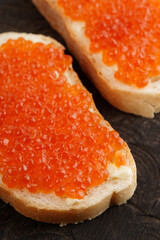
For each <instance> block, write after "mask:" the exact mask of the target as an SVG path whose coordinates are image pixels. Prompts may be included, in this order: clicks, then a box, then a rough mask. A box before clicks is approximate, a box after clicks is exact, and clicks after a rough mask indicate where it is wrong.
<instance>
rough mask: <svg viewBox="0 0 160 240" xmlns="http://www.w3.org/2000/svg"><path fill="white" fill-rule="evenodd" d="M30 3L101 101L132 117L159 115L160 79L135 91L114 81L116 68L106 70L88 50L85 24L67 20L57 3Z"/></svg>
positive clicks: (99, 57) (43, 0)
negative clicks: (61, 37)
mask: <svg viewBox="0 0 160 240" xmlns="http://www.w3.org/2000/svg"><path fill="white" fill-rule="evenodd" d="M33 3H34V4H35V6H36V7H37V8H38V10H39V11H40V12H41V13H42V14H43V16H44V17H45V18H46V19H47V20H48V22H49V23H50V24H51V26H52V27H53V28H54V29H55V30H56V31H58V32H59V33H60V34H61V35H62V36H63V38H64V39H65V41H66V43H67V45H68V48H69V49H70V51H71V52H72V53H73V54H74V56H75V57H76V58H77V59H78V61H79V63H80V65H81V67H82V69H83V71H84V72H85V73H86V74H87V75H88V76H89V77H90V78H91V80H92V81H93V83H94V84H95V86H96V87H97V88H98V90H99V91H100V93H101V94H102V96H103V97H104V98H106V99H107V100H108V101H109V102H110V103H111V104H112V105H113V106H115V107H116V108H118V109H120V110H122V111H125V112H128V113H133V114H136V115H141V116H144V117H148V118H152V117H154V113H157V112H159V111H160V77H159V76H158V77H153V78H151V79H149V84H148V85H147V86H146V87H144V88H142V89H139V88H137V87H136V86H129V85H127V84H124V83H122V82H120V81H118V80H116V79H115V77H114V73H115V71H116V68H117V67H116V65H114V66H111V67H108V66H106V65H105V64H104V63H103V61H102V54H101V53H97V54H93V53H91V52H90V50H89V39H88V38H87V37H86V36H85V34H84V31H85V23H84V22H80V21H73V20H71V19H70V18H69V17H67V16H66V15H65V13H64V11H63V9H62V8H61V7H59V6H58V4H57V0H33Z"/></svg>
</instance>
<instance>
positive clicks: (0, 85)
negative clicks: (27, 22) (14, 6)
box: [0, 38, 125, 199]
mask: <svg viewBox="0 0 160 240" xmlns="http://www.w3.org/2000/svg"><path fill="white" fill-rule="evenodd" d="M71 62H72V59H71V57H70V56H67V55H65V54H64V51H63V50H62V49H61V48H58V49H56V48H54V46H53V45H52V44H49V45H44V44H42V43H32V42H31V41H26V40H24V39H23V38H19V39H17V40H8V41H7V43H5V44H3V45H2V46H1V47H0V63H1V64H0V126H1V127H0V174H2V181H3V183H5V184H6V185H7V186H8V187H9V188H17V189H20V188H27V189H28V190H29V191H30V192H31V193H35V192H43V193H51V192H55V194H56V195H58V196H65V197H70V198H78V199H81V198H84V196H85V194H86V191H87V190H88V189H89V188H91V187H93V186H97V185H99V184H101V183H102V182H104V181H105V180H106V179H107V177H108V172H107V164H108V162H114V157H115V153H116V151H119V150H121V149H122V148H123V147H124V142H123V140H122V139H121V138H120V137H119V134H118V133H117V132H115V131H113V130H112V131H110V130H109V129H108V128H107V127H103V126H101V120H102V118H101V117H100V116H99V115H97V114H96V113H92V112H91V111H89V108H90V105H91V101H92V99H91V96H90V94H89V93H88V92H87V91H86V90H85V89H84V88H83V87H82V86H81V85H78V84H75V85H71V84H69V83H67V80H66V77H65V76H64V72H65V71H66V69H67V68H68V67H69V65H70V64H71ZM118 164H119V163H118ZM123 164H125V161H121V160H120V164H119V165H123Z"/></svg>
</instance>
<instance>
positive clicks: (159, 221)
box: [0, 0, 160, 240]
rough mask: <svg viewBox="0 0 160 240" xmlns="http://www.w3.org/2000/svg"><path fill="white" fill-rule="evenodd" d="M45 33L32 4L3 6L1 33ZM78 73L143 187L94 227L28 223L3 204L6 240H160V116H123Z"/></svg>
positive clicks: (18, 1) (4, 1) (0, 230)
mask: <svg viewBox="0 0 160 240" xmlns="http://www.w3.org/2000/svg"><path fill="white" fill-rule="evenodd" d="M7 31H17V32H22V31H24V32H32V33H42V34H45V35H49V36H51V37H54V38H56V39H57V40H59V41H60V42H62V43H63V44H65V43H64V41H63V39H62V38H61V37H60V36H59V35H58V34H57V33H56V32H55V31H53V30H52V29H51V27H50V26H49V24H48V23H47V22H46V21H45V20H44V18H43V17H42V16H41V15H40V14H39V13H38V11H37V10H36V9H35V7H34V6H33V5H32V3H31V1H30V0H0V32H7ZM74 68H75V70H76V71H77V72H78V74H79V76H80V78H81V80H82V82H83V83H84V85H85V86H86V87H87V88H88V90H89V91H90V92H91V93H92V94H93V98H94V100H95V103H96V106H97V108H98V109H99V111H100V112H101V113H102V115H103V116H104V117H105V119H107V120H108V121H109V122H110V123H111V125H112V126H113V127H114V128H115V129H116V130H117V131H118V132H119V133H120V134H121V136H122V137H123V138H124V139H125V140H126V141H127V143H128V144H129V146H130V148H131V150H132V153H133V156H134V158H135V161H136V164H137V169H138V187H137V190H136V192H135V194H134V196H133V197H132V199H130V200H129V201H128V203H127V204H124V205H122V206H120V207H117V206H114V207H111V208H110V209H108V210H107V211H106V212H104V213H103V214H102V215H101V216H99V217H97V218H96V219H94V220H92V221H85V222H84V223H81V224H77V225H73V224H70V225H68V226H67V227H63V228H61V227H59V226H58V225H53V224H44V223H40V222H36V221H33V220H31V219H28V218H25V217H24V216H22V215H20V214H19V213H17V212H16V211H15V210H14V209H13V208H12V207H10V206H9V205H7V204H5V203H4V202H3V201H1V200H0V240H32V239H33V240H34V239H35V240H42V239H43V240H55V239H56V240H73V239H74V240H146V239H147V240H152V239H153V240H158V239H160V114H157V115H156V117H155V118H154V119H145V118H141V117H137V116H134V115H130V114H126V113H122V112H120V111H118V110H116V109H115V108H113V107H112V106H111V105H110V104H109V103H107V101H106V100H104V99H103V98H102V97H101V96H100V94H99V93H98V91H97V90H96V89H95V88H94V86H93V85H92V83H91V82H90V81H89V80H88V78H87V77H86V76H85V75H84V74H83V72H82V71H81V69H80V68H79V65H78V63H77V62H76V60H75V59H74Z"/></svg>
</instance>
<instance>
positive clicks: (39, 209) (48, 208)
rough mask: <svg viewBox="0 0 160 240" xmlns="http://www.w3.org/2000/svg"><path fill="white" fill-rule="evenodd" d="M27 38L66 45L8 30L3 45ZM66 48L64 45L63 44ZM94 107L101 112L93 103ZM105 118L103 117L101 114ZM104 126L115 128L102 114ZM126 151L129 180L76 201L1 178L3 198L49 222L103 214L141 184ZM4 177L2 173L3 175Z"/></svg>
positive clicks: (75, 78)
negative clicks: (13, 185)
mask: <svg viewBox="0 0 160 240" xmlns="http://www.w3.org/2000/svg"><path fill="white" fill-rule="evenodd" d="M18 37H24V38H25V39H26V40H32V41H33V42H37V41H38V42H44V43H46V44H47V43H53V44H54V46H55V47H63V46H62V45H61V44H59V43H58V42H57V41H56V40H53V39H52V38H50V37H45V36H43V35H35V34H25V33H12V32H10V33H4V34H0V39H1V40H0V44H2V43H4V42H6V41H7V40H8V39H9V38H12V39H16V38H18ZM63 48H64V47H63ZM67 75H68V76H69V78H70V79H71V80H72V82H73V84H75V83H77V84H80V85H81V86H82V87H83V88H84V86H83V85H82V83H81V82H80V80H79V78H78V75H77V74H76V73H75V72H74V71H73V69H72V66H70V67H69V68H68V70H67ZM91 107H92V109H93V111H95V112H96V113H97V114H99V115H100V113H99V112H98V110H97V109H96V107H95V104H94V102H92V106H91ZM101 117H102V116H101ZM102 122H103V125H104V124H105V125H106V126H107V127H108V128H110V129H112V127H111V126H110V124H109V123H108V122H107V121H105V120H104V119H103V117H102ZM124 151H125V154H126V159H127V166H129V167H130V168H131V170H132V174H131V176H130V177H128V178H126V179H111V180H107V181H106V182H104V183H103V184H101V185H99V186H97V187H93V188H91V189H90V190H89V191H88V192H87V195H86V196H85V198H84V199H83V200H81V201H77V202H75V203H73V204H67V199H66V198H60V197H58V196H56V195H55V194H54V193H52V194H42V193H34V194H33V193H30V192H29V191H28V190H27V189H10V188H8V187H7V186H6V185H5V184H3V182H2V180H0V197H1V198H2V199H3V200H4V201H5V202H6V203H9V204H11V205H12V206H13V207H14V208H15V209H16V210H17V211H18V212H20V213H21V214H23V215H24V216H26V217H30V218H33V219H35V220H38V221H42V222H48V223H59V224H61V225H66V224H67V223H76V222H82V221H84V220H86V219H92V218H94V217H96V216H98V215H100V214H101V213H102V212H103V211H105V210H106V209H107V208H108V207H109V206H110V205H112V204H117V205H120V204H122V203H124V202H126V201H127V200H128V199H129V198H130V197H131V196H132V195H133V193H134V191H135V188H136V185H137V174H136V165H135V162H134V159H133V157H132V154H131V152H130V150H129V147H128V145H127V144H126V143H125V146H124ZM0 177H2V176H0Z"/></svg>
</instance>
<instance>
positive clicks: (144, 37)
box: [58, 0, 160, 88]
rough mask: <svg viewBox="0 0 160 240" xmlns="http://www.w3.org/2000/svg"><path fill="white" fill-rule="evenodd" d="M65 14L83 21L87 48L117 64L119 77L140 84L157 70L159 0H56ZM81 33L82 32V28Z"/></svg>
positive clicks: (159, 69) (159, 62)
mask: <svg viewBox="0 0 160 240" xmlns="http://www.w3.org/2000/svg"><path fill="white" fill-rule="evenodd" d="M58 4H59V6H60V7H62V8H63V9H64V12H65V14H66V15H67V16H68V17H70V18H71V19H73V20H76V21H82V22H84V23H85V35H86V37H88V38H89V40H90V51H91V52H92V53H102V59H103V62H104V63H105V64H106V65H107V66H113V65H117V70H116V72H115V74H114V76H115V78H116V79H118V80H119V81H121V82H123V83H125V84H128V85H133V86H136V87H138V88H143V87H145V86H146V85H147V84H148V79H149V78H152V77H155V76H157V75H159V74H160V38H159V36H160V1H159V0H143V1H141V0H88V1H86V0H73V1H70V0H58ZM82 34H83V32H82Z"/></svg>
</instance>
